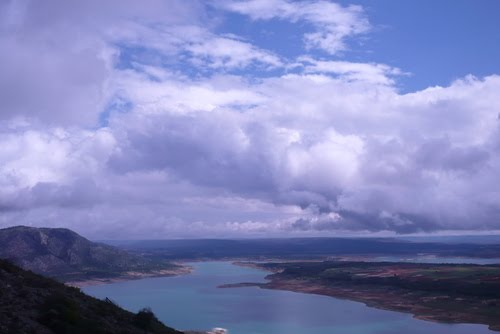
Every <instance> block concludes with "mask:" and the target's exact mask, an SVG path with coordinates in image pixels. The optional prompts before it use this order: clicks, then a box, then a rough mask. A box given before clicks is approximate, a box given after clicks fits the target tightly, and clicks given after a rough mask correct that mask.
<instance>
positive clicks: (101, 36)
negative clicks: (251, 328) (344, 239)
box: [0, 0, 500, 238]
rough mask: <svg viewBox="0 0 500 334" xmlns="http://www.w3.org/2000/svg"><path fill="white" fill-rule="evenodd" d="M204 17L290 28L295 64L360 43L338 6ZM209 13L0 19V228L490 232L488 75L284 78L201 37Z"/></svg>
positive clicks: (39, 13) (192, 6) (352, 12)
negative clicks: (422, 84) (404, 80)
mask: <svg viewBox="0 0 500 334" xmlns="http://www.w3.org/2000/svg"><path fill="white" fill-rule="evenodd" d="M216 4H217V5H218V6H222V8H225V9H227V10H229V11H233V12H236V13H241V14H244V15H248V16H249V17H250V18H251V19H253V20H271V19H279V20H286V21H289V22H290V23H291V24H294V25H296V24H300V23H306V25H308V26H310V27H312V29H313V32H307V34H309V35H306V36H305V41H306V42H307V43H308V44H306V45H309V46H310V47H314V48H323V49H325V50H326V51H327V52H329V53H337V54H338V52H339V51H341V50H342V49H343V48H345V47H346V45H345V43H346V41H347V39H349V38H351V37H354V36H357V35H359V34H361V33H364V32H366V31H368V29H369V24H368V21H367V20H366V18H365V16H364V12H363V10H362V8H360V7H356V6H348V7H343V6H340V5H337V4H334V3H331V2H325V1H303V2H289V1H277V0H276V1H265V2H264V1H262V2H261V1H248V2H241V1H233V2H217V3H216ZM212 10H213V7H211V6H208V5H206V4H204V3H202V2H195V1H193V2H191V1H189V2H184V1H181V2H169V3H168V4H166V3H165V2H163V1H151V2H149V3H148V5H147V6H146V5H142V4H141V5H137V4H136V3H135V2H133V1H132V2H120V5H118V3H115V2H111V3H108V2H107V3H106V4H101V3H100V2H95V1H90V2H85V3H82V4H79V5H78V6H77V7H73V6H69V5H67V4H66V3H65V2H64V1H50V2H47V3H46V4H45V5H40V4H38V2H35V1H26V2H8V3H2V5H0V13H1V14H0V15H2V20H1V21H0V22H2V23H1V26H0V46H1V47H2V49H3V50H8V52H3V53H2V54H1V55H0V58H1V59H2V60H3V61H0V73H1V74H2V75H0V86H1V87H2V89H1V90H0V225H1V226H9V225H13V224H20V223H23V224H32V225H47V226H61V225H62V226H67V227H70V228H75V229H76V230H78V231H80V232H83V233H84V234H86V235H88V236H92V237H98V238H105V237H106V238H113V237H114V238H116V237H121V238H127V237H131V236H135V237H139V236H140V237H145V238H147V237H171V236H179V237H181V236H182V237H206V236H219V237H220V236H241V235H251V236H267V235H276V236H281V235H325V234H337V233H352V232H355V233H415V232H434V231H442V230H455V231H465V230H476V231H489V230H498V229H500V226H499V225H498V219H497V218H498V216H499V213H500V206H499V204H498V203H500V202H499V199H500V193H499V191H498V189H500V184H499V181H498V180H499V178H498V170H499V168H500V155H499V153H498V152H500V150H499V148H500V131H499V118H498V113H499V110H500V105H499V101H498V96H497V95H498V91H499V90H500V77H499V76H498V75H491V76H487V77H484V78H476V77H474V76H467V77H464V78H462V79H459V80H456V81H454V82H452V83H450V84H449V85H448V86H446V87H429V88H427V89H424V90H421V91H416V92H412V93H406V94H403V93H400V92H399V91H398V89H397V85H398V79H399V77H400V76H402V75H406V73H405V72H404V69H398V68H396V67H393V66H390V65H387V64H380V63H375V62H369V63H362V62H354V61H350V60H349V59H344V60H335V61H334V60H331V59H328V58H320V57H318V55H317V54H316V55H311V54H307V52H306V54H305V55H304V56H302V57H299V58H297V59H289V58H287V57H286V55H279V54H275V53H273V52H271V51H269V50H266V49H265V48H264V47H262V46H260V45H254V44H252V43H253V42H252V40H251V39H250V38H249V39H243V38H242V37H240V36H237V35H234V34H228V33H227V32H225V33H223V34H222V33H220V32H219V31H222V30H224V29H218V27H219V26H218V25H219V24H221V23H220V22H219V20H217V19H212V18H209V17H208V14H207V13H208V12H210V13H214V12H213V11H212ZM216 13H218V14H220V13H219V12H216ZM315 33H320V35H318V36H319V37H318V38H319V39H317V40H316V42H313V41H314V38H315V37H314V36H316V35H314V34H315ZM310 34H313V35H310ZM331 39H334V40H331ZM325 43H326V44H325Z"/></svg>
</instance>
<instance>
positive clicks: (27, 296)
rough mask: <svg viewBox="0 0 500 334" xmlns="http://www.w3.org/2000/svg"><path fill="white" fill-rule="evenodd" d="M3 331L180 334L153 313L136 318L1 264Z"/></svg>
mask: <svg viewBox="0 0 500 334" xmlns="http://www.w3.org/2000/svg"><path fill="white" fill-rule="evenodd" d="M0 333H6V334H31V333H37V334H38V333H40V334H88V333H93V334H144V333H149V334H156V333H158V334H176V333H179V334H180V333H181V332H179V331H176V330H174V329H172V328H169V327H167V326H165V325H163V324H162V323H161V322H160V321H159V320H158V319H157V318H156V316H155V315H154V314H153V312H152V311H151V310H150V309H143V310H141V311H139V312H138V313H137V314H133V313H131V312H128V311H126V310H123V309H121V308H120V307H118V306H117V305H116V304H115V303H113V302H112V301H111V300H109V299H106V300H104V301H101V300H98V299H95V298H92V297H90V296H87V295H85V294H84V293H82V292H81V291H80V290H79V289H78V288H73V287H68V286H66V285H64V284H62V283H59V282H56V281H54V280H52V279H50V278H45V277H43V276H40V275H37V274H35V273H33V272H30V271H25V270H23V269H21V268H19V267H17V266H15V265H13V264H12V263H9V262H8V261H5V260H0Z"/></svg>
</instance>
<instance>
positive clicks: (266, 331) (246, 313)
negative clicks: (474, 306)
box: [83, 262, 495, 334]
mask: <svg viewBox="0 0 500 334" xmlns="http://www.w3.org/2000/svg"><path fill="white" fill-rule="evenodd" d="M191 265H192V266H193V267H194V268H195V271H194V272H193V273H192V274H190V275H185V276H178V277H161V278H148V279H142V280H136V281H128V282H119V283H112V284H106V285H98V286H90V287H86V288H84V289H83V290H84V291H85V292H86V293H88V294H90V295H93V296H95V297H98V298H104V297H108V298H110V299H112V300H114V301H115V302H117V303H118V304H119V305H120V306H122V307H124V308H126V309H129V310H131V311H134V312H136V311H138V310H139V309H141V308H142V307H146V306H149V307H151V308H152V309H153V311H154V312H155V314H156V315H157V316H158V318H159V319H160V320H162V321H163V322H164V323H166V324H168V325H169V326H172V327H175V328H178V329H205V330H206V329H211V328H213V327H223V328H227V329H229V332H230V333H231V334H235V333H236V334H305V333H307V334H338V333H342V334H401V333H405V334H417V333H418V334H421V333H425V334H443V333H447V334H471V333H474V334H484V333H488V334H492V333H495V332H493V331H489V330H488V329H487V327H486V326H483V325H471V324H459V325H449V324H440V323H433V322H427V321H421V320H417V319H414V318H412V317H411V315H409V314H404V313H398V312H392V311H385V310H379V309H375V308H370V307H367V306H365V305H364V304H362V303H358V302H353V301H348V300H341V299H336V298H332V297H327V296H318V295H309V294H303V293H295V292H289V291H277V290H266V289H260V288H257V287H245V288H233V289H219V288H217V286H219V285H221V284H226V283H240V282H264V281H265V279H264V277H265V276H266V275H267V273H266V272H263V271H260V270H257V269H252V268H244V267H239V266H235V265H232V264H231V263H228V262H201V263H193V264H191Z"/></svg>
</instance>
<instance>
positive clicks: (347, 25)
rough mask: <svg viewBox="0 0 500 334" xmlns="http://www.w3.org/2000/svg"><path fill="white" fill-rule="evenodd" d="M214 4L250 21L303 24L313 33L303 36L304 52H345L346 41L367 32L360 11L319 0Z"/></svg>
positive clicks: (366, 22) (357, 8)
mask: <svg viewBox="0 0 500 334" xmlns="http://www.w3.org/2000/svg"><path fill="white" fill-rule="evenodd" d="M217 4H218V6H219V7H220V8H223V9H225V10H228V11H232V12H235V13H239V14H243V15H248V16H249V17H250V18H252V19H253V20H271V19H279V20H286V21H290V22H293V23H296V22H300V21H303V22H306V23H308V24H310V25H311V26H312V27H313V29H314V30H313V31H312V32H309V33H306V34H304V43H305V46H306V48H308V49H321V50H323V51H325V52H327V53H329V54H332V55H334V54H337V53H338V52H339V51H343V50H345V49H346V48H347V46H346V43H345V40H346V39H347V38H349V37H352V36H355V35H359V34H362V33H366V32H368V31H369V30H370V23H369V22H368V19H367V18H366V16H365V14H364V11H363V8H362V7H360V6H355V5H350V6H347V7H343V6H342V5H339V4H337V3H334V2H330V1H322V0H320V1H288V0H251V1H218V2H217Z"/></svg>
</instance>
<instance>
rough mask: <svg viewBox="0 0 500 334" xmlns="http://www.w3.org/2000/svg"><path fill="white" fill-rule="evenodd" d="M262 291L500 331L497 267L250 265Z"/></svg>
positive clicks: (334, 263) (336, 263) (332, 263)
mask: <svg viewBox="0 0 500 334" xmlns="http://www.w3.org/2000/svg"><path fill="white" fill-rule="evenodd" d="M253 265H254V266H257V267H260V268H263V269H266V270H270V271H273V272H275V273H274V274H272V275H270V276H268V278H269V279H270V280H271V281H270V282H269V283H267V284H264V285H261V286H262V287H264V288H271V289H285V290H292V291H301V292H307V293H315V294H323V295H330V296H334V297H341V298H347V299H353V300H357V301H361V302H365V303H366V304H368V305H371V306H375V307H380V308H385V309H391V310H395V311H403V312H410V313H413V314H415V315H416V316H417V317H419V318H422V319H428V320H435V321H443V322H451V323H464V322H465V323H480V324H486V325H489V327H490V328H491V329H493V330H499V331H500V265H464V264H417V263H392V262H391V263H389V262H349V261H345V262H343V261H324V262H299V263H298V262H295V263H255V264H253Z"/></svg>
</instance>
